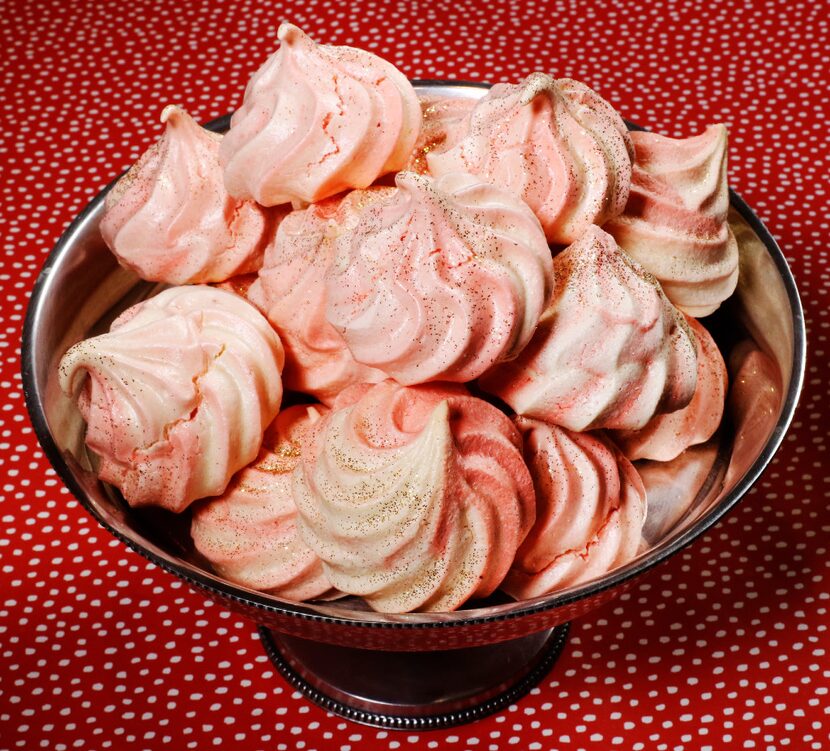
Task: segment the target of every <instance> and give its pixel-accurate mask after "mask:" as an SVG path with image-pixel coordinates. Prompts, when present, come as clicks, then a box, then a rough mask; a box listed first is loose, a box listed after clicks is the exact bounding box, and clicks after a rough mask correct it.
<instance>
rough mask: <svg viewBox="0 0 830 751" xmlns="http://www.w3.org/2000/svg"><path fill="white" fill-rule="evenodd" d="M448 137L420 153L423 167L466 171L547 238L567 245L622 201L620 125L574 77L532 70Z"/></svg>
mask: <svg viewBox="0 0 830 751" xmlns="http://www.w3.org/2000/svg"><path fill="white" fill-rule="evenodd" d="M450 141H451V143H450V144H447V145H446V147H445V148H441V147H438V148H437V149H433V150H431V151H430V152H429V153H428V154H427V155H426V161H427V164H428V166H429V170H430V172H431V173H432V174H434V175H444V174H447V173H448V172H455V171H461V172H471V173H473V174H476V175H481V176H482V177H484V178H485V179H486V180H488V181H489V182H492V183H494V184H495V185H500V186H503V187H505V188H506V189H508V190H510V191H511V192H512V193H513V194H514V195H518V196H520V197H521V198H522V199H524V200H525V201H526V202H527V204H528V205H529V206H530V207H531V208H532V209H533V211H534V212H535V213H536V216H537V217H538V218H539V221H540V222H541V223H542V227H543V228H544V230H545V235H546V236H547V239H548V240H550V241H551V242H555V243H563V244H564V243H570V242H573V241H574V240H576V239H577V238H578V237H579V236H580V235H581V234H582V233H583V232H584V231H585V229H586V228H587V227H588V226H589V225H591V224H602V223H603V222H606V221H608V220H609V219H611V218H613V217H614V216H617V215H618V214H620V213H622V211H623V209H624V208H625V205H626V201H627V200H628V189H629V185H630V182H631V161H632V159H633V154H634V152H633V149H632V146H631V139H630V137H629V135H628V130H627V128H626V127H625V123H624V122H623V120H622V118H621V117H620V116H619V115H618V114H617V112H616V111H615V110H614V108H613V107H612V106H611V105H610V104H608V102H606V101H605V100H604V99H602V97H600V96H599V95H598V94H597V93H596V92H594V91H592V90H591V89H589V88H588V87H587V86H585V84H582V83H579V82H578V81H572V80H570V79H567V78H561V79H558V80H557V79H554V78H552V77H551V76H549V75H546V74H544V73H533V74H531V75H530V76H528V77H527V78H526V79H525V80H524V81H523V82H522V83H519V84H515V85H514V84H498V85H497V86H494V87H493V88H492V89H490V91H489V92H488V94H487V95H486V96H485V97H483V98H482V99H480V100H479V102H478V103H477V105H476V107H475V109H474V110H473V111H472V112H471V113H470V116H469V118H468V120H467V121H466V134H465V135H464V136H463V137H461V138H458V136H457V135H456V136H455V137H454V138H452V139H450ZM452 141H457V142H456V143H452Z"/></svg>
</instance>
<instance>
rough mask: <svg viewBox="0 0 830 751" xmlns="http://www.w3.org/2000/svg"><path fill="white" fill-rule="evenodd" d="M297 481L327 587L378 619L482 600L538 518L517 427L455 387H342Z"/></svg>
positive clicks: (303, 518)
mask: <svg viewBox="0 0 830 751" xmlns="http://www.w3.org/2000/svg"><path fill="white" fill-rule="evenodd" d="M294 477H295V487H294V493H295V499H296V502H297V508H298V510H299V513H300V523H301V530H302V533H303V536H304V537H305V539H306V541H307V542H308V543H309V545H310V546H311V548H312V549H313V550H314V551H315V552H316V553H317V554H318V555H319V556H320V558H322V560H323V564H324V568H325V571H326V574H327V576H328V577H329V580H330V581H331V582H332V584H334V585H335V586H336V587H337V589H339V590H340V591H342V592H348V593H351V594H355V595H362V596H363V597H364V598H365V599H366V601H367V602H368V604H369V605H370V606H371V607H372V608H373V609H375V610H378V611H382V612H395V613H398V612H401V613H402V612H409V611H413V610H420V611H447V610H454V609H456V608H458V607H459V606H460V605H462V604H463V603H464V602H465V601H466V600H468V599H470V598H477V597H485V596H487V595H489V594H490V593H492V592H493V591H494V590H495V588H496V587H497V586H498V585H499V583H500V582H501V580H502V578H503V577H504V575H505V573H506V572H507V569H508V568H509V567H510V563H511V561H512V560H513V556H514V555H515V553H516V550H517V548H518V546H519V544H520V543H521V542H522V540H523V539H524V537H525V535H526V534H527V531H528V530H529V529H530V526H531V525H532V523H533V518H534V504H535V501H534V494H533V483H532V481H531V479H530V475H529V473H528V470H527V467H526V466H525V464H524V461H523V459H522V455H521V448H520V440H519V435H518V433H517V432H516V429H515V428H514V427H513V425H512V424H511V422H510V420H509V419H508V418H507V417H506V416H505V415H503V414H502V413H501V412H500V411H499V410H498V409H496V408H495V407H493V406H491V405H490V404H488V403H487V402H485V401H483V400H481V399H477V398H475V397H472V396H469V395H468V394H467V393H466V392H465V391H464V389H463V388H462V387H459V386H456V387H453V386H451V385H447V384H443V385H440V386H439V385H434V386H415V387H404V386H400V385H399V384H397V383H394V382H392V381H384V382H383V383H380V384H377V385H374V386H354V387H352V388H350V389H348V390H347V391H345V392H344V393H343V394H341V396H340V397H339V398H338V400H337V401H336V402H335V405H334V409H333V410H332V411H331V412H330V413H329V414H327V415H326V416H325V418H324V419H323V420H321V421H320V423H319V424H318V426H317V435H316V439H315V443H314V446H313V449H312V450H310V451H308V452H306V453H304V454H303V463H302V467H301V468H298V469H297V471H296V472H295V475H294Z"/></svg>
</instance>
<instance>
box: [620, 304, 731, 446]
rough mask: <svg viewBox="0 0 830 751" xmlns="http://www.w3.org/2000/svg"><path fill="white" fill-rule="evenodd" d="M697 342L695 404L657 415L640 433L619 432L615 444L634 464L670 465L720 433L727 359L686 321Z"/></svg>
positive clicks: (695, 325)
mask: <svg viewBox="0 0 830 751" xmlns="http://www.w3.org/2000/svg"><path fill="white" fill-rule="evenodd" d="M686 320H687V322H688V324H689V327H690V328H691V329H692V331H693V332H694V335H695V341H696V342H697V385H696V386H695V393H694V396H693V397H692V400H691V401H690V402H689V403H688V404H687V405H686V406H685V407H681V408H680V409H678V410H675V411H674V412H668V413H666V414H662V415H656V416H655V417H653V418H652V419H651V420H649V421H648V423H647V424H646V425H645V427H643V428H642V429H640V430H615V431H613V433H612V434H611V437H612V438H613V439H614V443H616V444H617V446H619V448H620V449H621V450H622V452H623V453H624V454H625V455H626V456H627V457H628V458H629V459H630V460H631V461H635V460H636V459H654V460H656V461H662V462H667V461H670V460H671V459H674V458H675V457H677V456H678V455H679V454H680V453H681V452H682V451H685V450H686V449H687V448H689V446H694V445H696V444H698V443H705V442H706V441H708V440H709V439H710V438H711V437H712V436H713V435H714V433H715V431H716V430H717V429H718V426H719V425H720V422H721V418H722V417H723V408H724V403H725V401H726V390H727V387H728V376H727V373H726V363H725V362H724V361H723V356H722V355H721V353H720V350H719V349H718V345H717V344H715V340H714V339H712V335H711V334H710V333H709V332H708V331H707V330H706V328H705V327H704V326H703V325H702V324H700V323H698V322H697V321H696V320H695V319H694V318H692V317H691V316H687V318H686Z"/></svg>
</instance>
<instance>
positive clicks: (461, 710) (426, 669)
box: [259, 624, 569, 730]
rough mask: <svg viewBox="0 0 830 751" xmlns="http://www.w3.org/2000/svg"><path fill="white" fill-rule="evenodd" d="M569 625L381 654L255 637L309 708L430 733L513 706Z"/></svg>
mask: <svg viewBox="0 0 830 751" xmlns="http://www.w3.org/2000/svg"><path fill="white" fill-rule="evenodd" d="M568 627H569V626H568V624H565V625H563V626H558V627H557V628H555V629H551V630H548V631H541V632H539V633H536V634H531V635H529V636H525V637H522V638H520V639H513V640H511V641H505V642H500V643H497V644H489V645H486V646H481V647H468V648H465V649H451V650H443V651H422V652H386V651H378V650H367V649H357V648H354V647H342V646H335V645H332V644H324V643H322V642H314V641H310V640H307V639H301V638H298V637H295V636H287V635H286V634H281V633H278V632H276V631H272V630H270V629H268V628H265V627H260V628H259V635H260V638H261V639H262V643H263V645H264V646H265V651H266V652H267V653H268V656H269V657H270V659H271V662H273V664H274V666H275V667H276V668H277V670H278V671H279V672H280V673H281V674H282V676H283V677H284V678H285V679H286V680H287V681H288V682H289V683H290V684H291V685H292V686H293V687H294V688H296V689H297V690H298V691H300V692H302V693H303V694H305V696H306V697H308V698H309V699H310V700H311V701H313V702H314V703H315V704H318V705H320V706H321V707H323V708H324V709H326V710H328V711H330V712H333V713H334V714H337V715H340V716H341V717H345V718H347V719H349V720H353V721H355V722H360V723H363V724H366V725H373V726H375V727H382V728H389V729H395V730H429V729H440V728H447V727H451V726H453V725H460V724H463V723H466V722H472V721H473V720H477V719H479V718H481V717H485V716H486V715H488V714H492V713H493V712H498V711H499V710H500V709H503V708H504V707H506V706H508V705H510V704H511V703H513V702H515V701H516V700H517V699H519V698H520V697H522V696H524V695H525V694H526V693H527V692H528V691H530V689H531V688H533V687H534V686H535V685H536V684H537V683H538V682H539V681H540V680H541V679H542V678H543V677H544V676H545V675H546V674H547V672H548V671H549V670H550V668H551V667H552V666H553V664H554V662H556V659H557V658H558V657H559V655H560V653H561V652H562V649H563V647H564V646H565V641H566V639H567V635H568Z"/></svg>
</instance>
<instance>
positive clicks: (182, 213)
mask: <svg viewBox="0 0 830 751" xmlns="http://www.w3.org/2000/svg"><path fill="white" fill-rule="evenodd" d="M161 121H162V122H163V123H166V126H167V127H166V129H165V132H164V135H163V136H162V137H161V139H160V140H159V141H158V142H157V143H156V144H154V145H153V146H151V147H150V149H149V150H148V151H146V152H145V153H144V154H143V155H142V157H141V158H140V159H139V160H138V162H136V164H135V165H133V167H132V169H130V171H129V172H128V173H127V174H126V175H124V177H122V178H121V179H120V180H119V181H118V182H117V183H116V185H115V187H113V189H112V190H111V191H110V192H109V194H108V195H107V199H106V204H105V209H104V215H103V217H102V219H101V235H102V237H103V238H104V241H105V242H106V243H107V245H109V247H110V249H111V250H112V252H113V253H114V254H115V256H116V258H118V261H119V262H120V263H121V265H122V266H125V267H127V268H128V269H132V270H133V271H134V272H135V273H136V274H138V276H140V277H141V278H142V279H147V280H149V281H153V282H166V283H167V284H199V283H203V282H221V281H224V280H225V279H227V278H228V277H231V276H233V275H235V274H243V273H245V272H249V271H255V270H256V269H257V268H259V264H260V263H261V261H262V251H263V249H264V247H265V243H266V242H267V241H268V239H269V238H270V236H271V235H272V234H273V231H274V223H275V222H276V221H277V220H278V219H279V217H278V216H277V215H276V214H275V213H274V212H266V211H265V210H263V209H262V208H261V207H260V206H257V205H256V204H255V203H254V202H253V201H238V200H236V199H235V198H231V196H229V195H228V192H227V191H226V190H225V185H224V182H223V178H222V168H221V167H220V166H219V142H220V140H221V136H220V135H218V134H216V133H211V132H210V131H209V130H205V129H204V128H202V127H201V126H199V125H198V124H197V123H196V122H195V121H194V120H193V118H192V117H190V115H188V114H187V112H185V111H184V110H183V109H181V108H180V107H175V106H172V105H171V106H168V107H165V108H164V111H163V112H162V113H161Z"/></svg>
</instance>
